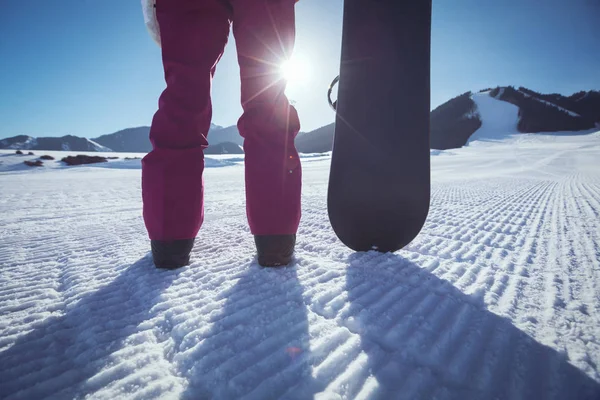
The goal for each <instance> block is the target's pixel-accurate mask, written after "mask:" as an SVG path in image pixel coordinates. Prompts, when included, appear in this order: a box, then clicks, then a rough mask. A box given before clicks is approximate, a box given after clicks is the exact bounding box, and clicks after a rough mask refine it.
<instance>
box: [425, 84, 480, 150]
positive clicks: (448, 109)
mask: <svg viewBox="0 0 600 400" xmlns="http://www.w3.org/2000/svg"><path fill="white" fill-rule="evenodd" d="M476 110H477V107H476V105H475V102H474V101H473V100H472V99H471V92H466V93H463V94H461V95H460V96H457V97H455V98H453V99H452V100H450V101H448V102H446V103H444V104H442V105H440V106H439V107H437V108H436V109H434V110H433V111H431V115H430V122H431V131H430V132H431V135H430V147H431V148H432V149H438V150H446V149H454V148H458V147H462V146H464V145H465V144H466V143H467V140H468V139H469V137H470V136H471V135H472V134H473V133H474V132H475V131H476V130H477V129H479V128H480V127H481V119H480V118H479V116H478V114H477V113H476Z"/></svg>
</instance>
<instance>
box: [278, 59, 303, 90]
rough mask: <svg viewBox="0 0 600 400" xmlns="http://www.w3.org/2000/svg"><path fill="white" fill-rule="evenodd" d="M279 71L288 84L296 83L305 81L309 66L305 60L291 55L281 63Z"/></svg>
mask: <svg viewBox="0 0 600 400" xmlns="http://www.w3.org/2000/svg"><path fill="white" fill-rule="evenodd" d="M279 72H280V74H281V77H282V78H283V79H285V80H286V81H287V83H288V84H291V85H296V84H300V83H305V82H306V81H307V80H308V79H309V77H310V66H309V64H308V62H306V60H304V59H302V58H300V57H294V56H292V58H290V59H288V60H285V61H284V62H282V63H281V65H280V66H279Z"/></svg>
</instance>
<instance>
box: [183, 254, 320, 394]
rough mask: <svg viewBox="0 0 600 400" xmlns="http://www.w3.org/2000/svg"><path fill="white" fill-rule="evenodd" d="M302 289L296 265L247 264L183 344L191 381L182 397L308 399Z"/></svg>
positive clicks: (306, 332) (309, 387)
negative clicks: (206, 319)
mask: <svg viewBox="0 0 600 400" xmlns="http://www.w3.org/2000/svg"><path fill="white" fill-rule="evenodd" d="M302 293H303V288H302V286H301V285H300V283H299V280H298V277H297V275H296V267H285V268H276V269H273V268H261V267H259V266H258V265H257V264H256V263H253V264H252V265H251V266H250V267H249V268H248V269H246V270H245V271H244V272H243V273H242V275H241V277H240V278H239V281H238V282H237V283H236V284H235V285H234V286H233V287H232V288H231V289H229V290H227V291H225V292H223V293H220V294H219V296H218V297H219V298H221V299H226V302H225V304H224V306H222V308H220V309H219V311H217V312H215V313H214V315H211V316H210V317H209V323H210V326H209V328H208V329H207V330H206V331H204V332H200V333H199V337H198V336H197V337H194V338H193V339H192V343H190V344H188V345H185V344H184V345H183V347H184V348H185V347H189V346H191V349H189V350H185V359H183V358H182V359H181V360H180V362H179V363H178V365H179V371H180V373H181V374H182V375H184V376H186V377H187V378H188V382H189V386H188V388H187V390H186V392H185V393H184V394H183V395H182V396H181V398H182V399H208V398H210V399H215V400H216V399H237V398H242V397H243V398H244V399H274V398H286V399H295V398H298V399H306V398H312V392H311V388H312V385H311V382H312V376H311V365H310V348H309V331H308V317H307V309H306V305H305V303H304V300H303V296H302ZM180 347H182V346H180ZM176 359H177V357H176Z"/></svg>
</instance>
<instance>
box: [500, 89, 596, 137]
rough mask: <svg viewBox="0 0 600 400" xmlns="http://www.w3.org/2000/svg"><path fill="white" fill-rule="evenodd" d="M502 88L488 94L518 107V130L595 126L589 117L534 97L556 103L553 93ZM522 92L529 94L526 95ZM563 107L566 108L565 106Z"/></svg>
mask: <svg viewBox="0 0 600 400" xmlns="http://www.w3.org/2000/svg"><path fill="white" fill-rule="evenodd" d="M503 89H504V90H502V91H501V90H500V88H496V89H494V90H492V91H491V92H490V96H492V97H495V98H498V99H499V100H504V101H507V102H509V103H512V104H514V105H516V106H517V107H519V122H518V124H517V129H518V130H519V132H524V133H535V132H557V131H580V130H585V129H590V128H593V127H594V126H595V124H594V121H592V120H591V119H589V118H585V117H578V116H573V115H570V114H569V113H568V112H566V111H564V110H561V109H560V108H558V107H556V106H554V105H551V104H547V103H544V102H542V101H539V100H537V99H536V98H538V99H542V100H545V101H548V102H551V103H554V104H556V103H555V101H553V100H552V99H554V97H553V96H554V95H541V94H539V93H536V92H534V91H532V90H528V89H525V88H519V89H520V90H522V92H521V91H519V90H517V89H515V88H514V87H513V86H508V87H504V88H503ZM523 89H525V90H523ZM524 93H526V94H527V95H529V96H526V95H525V94H524ZM544 97H546V98H544ZM556 105H559V104H556ZM559 106H560V105H559ZM560 107H563V106H560ZM563 108H565V109H567V107H563ZM569 111H571V110H569ZM575 112H576V111H575Z"/></svg>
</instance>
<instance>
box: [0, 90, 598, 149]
mask: <svg viewBox="0 0 600 400" xmlns="http://www.w3.org/2000/svg"><path fill="white" fill-rule="evenodd" d="M482 93H483V94H484V95H485V96H491V97H493V98H494V99H496V100H498V101H500V102H504V103H510V104H513V105H515V106H516V107H517V117H516V118H517V119H516V129H517V132H520V133H539V132H557V131H585V130H588V129H592V128H594V127H595V126H600V92H598V91H593V90H591V91H587V92H585V91H581V92H577V93H575V94H573V95H571V96H563V95H560V94H556V93H554V94H541V93H537V92H534V91H532V90H529V89H527V88H524V87H519V88H518V89H515V88H514V87H512V86H507V87H497V88H495V89H491V88H490V89H486V90H482V91H480V92H479V93H475V94H474V93H472V92H467V93H463V94H461V95H460V96H457V97H455V98H453V99H451V100H449V101H447V102H446V103H444V104H442V105H440V106H439V107H436V108H435V109H434V110H432V111H431V117H430V118H431V135H430V138H431V148H432V149H440V150H443V149H451V148H458V147H461V146H464V145H465V144H466V143H467V142H468V141H469V138H470V137H471V135H473V134H474V133H475V132H476V131H477V130H478V129H480V128H481V118H480V116H479V111H478V109H477V106H478V104H477V103H476V101H475V100H476V98H480V97H481V96H480V94H482ZM483 101H485V100H483ZM485 106H486V107H488V106H491V107H495V106H497V107H500V108H504V107H506V106H505V105H504V104H502V103H499V102H491V103H489V104H486V105H485ZM510 118H513V115H512V114H511V116H510ZM496 122H497V123H498V125H496ZM513 122H514V121H513V119H511V120H510V121H506V120H504V119H502V118H499V119H495V122H489V123H488V126H487V127H486V131H487V132H488V133H489V132H491V131H490V130H494V129H496V131H498V132H505V129H504V125H505V124H507V123H509V124H512V123H513ZM490 124H491V125H490ZM494 127H495V128H494ZM149 131H150V127H147V126H142V127H137V128H129V129H124V130H122V131H119V132H115V133H112V134H109V135H103V136H100V137H98V138H94V139H92V140H91V141H90V140H89V139H83V138H77V139H80V140H81V142H80V144H79V145H78V146H77V145H75V144H74V143H73V140H75V139H73V138H76V137H75V136H65V137H63V138H39V139H36V138H32V137H29V136H15V137H13V138H8V139H4V140H0V149H22V150H28V149H32V147H31V146H32V145H34V144H35V146H36V149H40V150H56V149H60V148H63V147H64V146H67V147H69V148H70V149H73V150H80V149H81V150H86V151H94V150H93V149H94V145H93V144H95V145H96V146H98V145H99V146H100V147H102V146H103V147H102V149H99V150H97V151H110V150H112V151H117V152H141V153H143V152H148V151H150V149H151V144H150V141H149V139H148V134H149ZM480 134H481V133H480ZM333 135H334V124H329V125H326V126H323V127H321V128H318V129H316V130H313V131H311V132H301V133H300V134H299V135H298V137H297V138H296V146H297V148H298V151H299V152H301V153H324V152H328V151H331V149H332V148H333ZM64 138H71V139H70V142H69V143H66V142H65V139H64ZM46 139H51V140H49V141H45V140H46ZM59 139H62V140H63V142H65V143H62V142H61V143H58V142H60V140H59ZM85 141H89V142H91V144H85ZM208 141H209V145H210V146H215V147H213V148H211V150H210V153H211V154H219V149H223V148H224V146H217V145H221V144H223V143H228V144H227V145H225V146H231V144H235V145H238V146H243V138H242V137H241V136H240V134H239V131H238V129H237V126H235V125H232V126H229V127H222V126H218V125H214V124H211V128H210V130H209V134H208ZM57 143H58V144H57ZM229 148H230V149H231V148H232V147H229Z"/></svg>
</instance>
